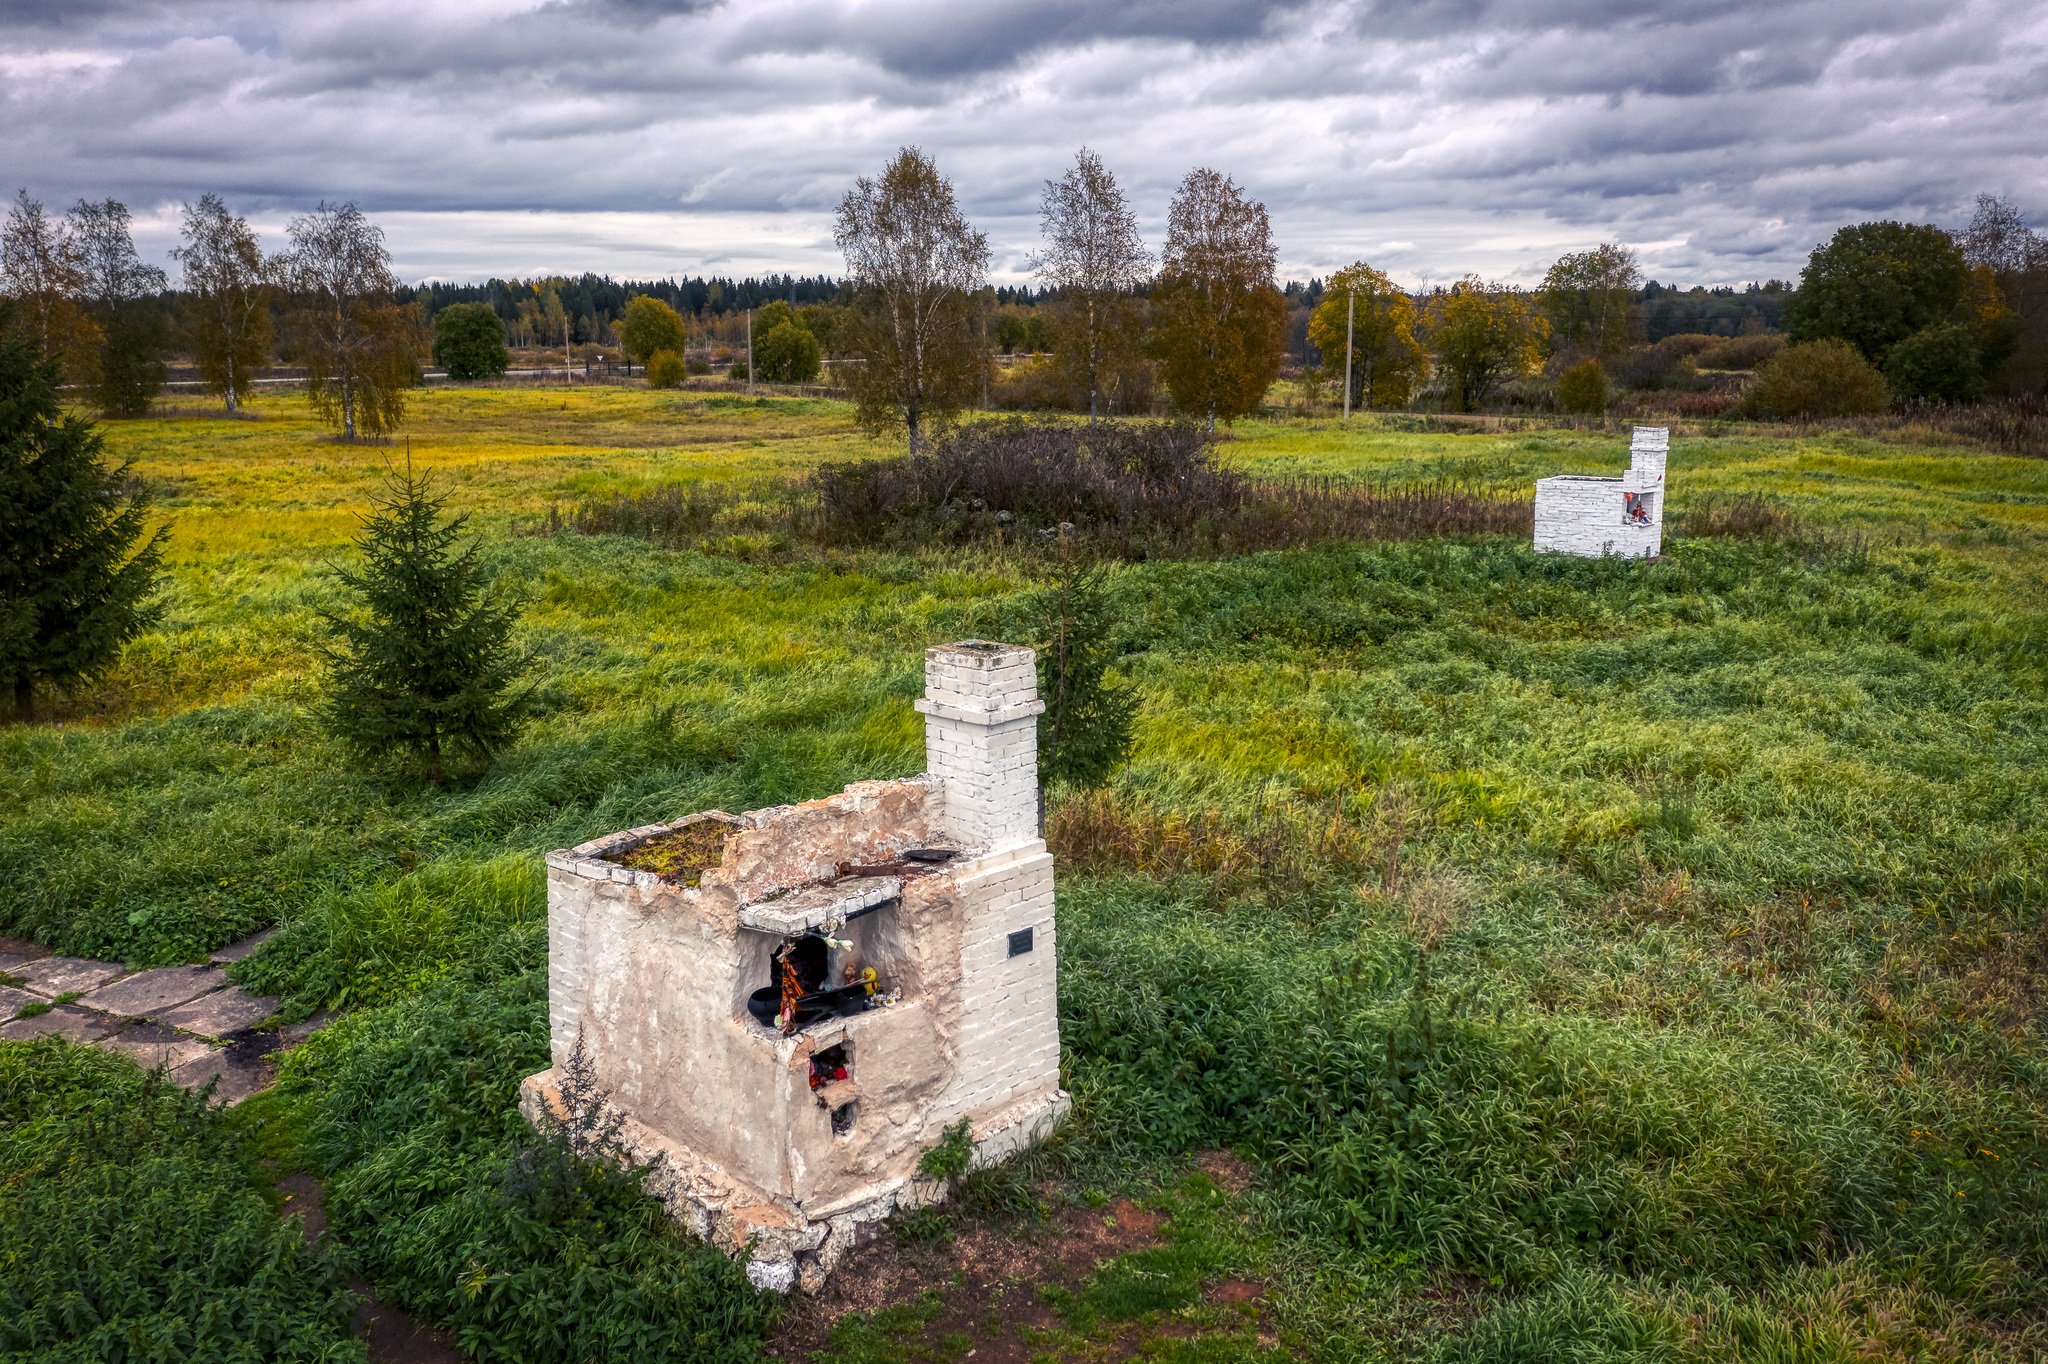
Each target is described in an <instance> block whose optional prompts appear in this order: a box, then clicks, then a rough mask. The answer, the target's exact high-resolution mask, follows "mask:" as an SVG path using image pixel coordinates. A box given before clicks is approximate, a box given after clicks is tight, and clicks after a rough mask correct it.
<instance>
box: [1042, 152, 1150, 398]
mask: <svg viewBox="0 0 2048 1364" xmlns="http://www.w3.org/2000/svg"><path fill="white" fill-rule="evenodd" d="M1040 217H1041V221H1040V227H1039V231H1040V232H1041V233H1042V234H1043V236H1044V238H1045V249H1044V250H1043V251H1041V252H1039V253H1038V254H1037V255H1036V256H1034V257H1032V259H1031V268H1032V269H1033V271H1035V272H1036V273H1037V275H1038V278H1039V279H1040V280H1041V281H1042V282H1043V283H1044V284H1045V285H1046V287H1047V288H1049V289H1052V290H1056V291H1057V292H1058V294H1059V297H1060V310H1059V311H1060V314H1061V316H1060V324H1059V328H1058V339H1057V340H1056V341H1055V342H1054V346H1053V350H1054V355H1055V357H1056V363H1057V364H1058V365H1059V367H1060V368H1062V369H1064V370H1065V371H1066V372H1067V373H1069V374H1071V375H1073V376H1074V378H1075V379H1076V381H1077V382H1079V383H1085V384H1086V385H1087V388H1088V421H1089V423H1090V424H1091V425H1092V424H1093V423H1094V422H1095V420H1096V418H1097V416H1098V415H1099V414H1100V412H1101V401H1102V377H1103V374H1104V371H1105V370H1114V369H1116V368H1117V367H1119V365H1120V363H1121V362H1122V361H1123V360H1124V358H1125V353H1126V352H1127V351H1128V350H1129V349H1130V346H1131V343H1132V342H1133V341H1134V340H1135V336H1136V328H1135V327H1133V326H1132V325H1131V322H1132V314H1133V311H1134V309H1133V307H1132V298H1131V295H1132V293H1133V291H1135V290H1137V289H1139V288H1140V287H1142V286H1143V285H1144V283H1145V281H1146V280H1147V279H1148V278H1149V277H1150V275H1151V271H1152V253H1151V252H1149V251H1147V250H1146V249H1145V243H1144V241H1143V240H1142V239H1140V237H1139V236H1138V218H1137V215H1136V214H1134V213H1132V212H1131V210H1130V206H1129V205H1128V204H1126V203H1125V202H1124V195H1123V190H1122V189H1120V188H1118V186H1117V183H1116V177H1115V176H1113V175H1111V174H1110V173H1109V169H1108V167H1106V166H1104V165H1103V164H1102V158H1101V157H1099V156H1097V155H1096V154H1095V153H1094V152H1091V151H1089V150H1088V149H1087V148H1086V147H1083V148H1082V149H1081V151H1080V153H1079V155H1077V156H1076V157H1075V159H1074V164H1073V166H1072V168H1070V169H1069V170H1068V171H1067V173H1066V174H1065V175H1063V176H1061V177H1060V178H1059V179H1057V180H1048V181H1046V182H1045V198H1044V200H1043V202H1042V204H1041V207H1040Z"/></svg>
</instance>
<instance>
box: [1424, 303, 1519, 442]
mask: <svg viewBox="0 0 2048 1364" xmlns="http://www.w3.org/2000/svg"><path fill="white" fill-rule="evenodd" d="M1425 315H1426V317H1427V321H1428V332H1429V341H1430V345H1431V346H1432V347H1434V349H1435V351H1436V358H1437V364H1438V365H1439V366H1440V367H1441V368H1442V369H1443V371H1444V373H1445V375H1446V377H1447V378H1448V379H1449V381H1450V383H1449V388H1448V389H1447V391H1446V394H1445V400H1446V401H1447V402H1448V403H1449V405H1450V406H1451V407H1453V408H1455V409H1457V410H1458V411H1461V412H1469V411H1471V410H1472V409H1473V408H1475V407H1478V406H1479V405H1480V404H1482V403H1484V402H1485V401H1486V400H1487V398H1488V397H1489V396H1490V395H1491V394H1492V393H1493V391H1494V389H1495V388H1497V387H1499V385H1500V384H1501V383H1502V382H1503V381H1505V380H1508V379H1519V378H1522V377H1524V376H1525V375H1529V374H1533V373H1535V372H1536V368H1537V366H1538V365H1540V364H1541V363H1542V362H1543V342H1544V339H1545V338H1547V337H1548V336H1549V335H1550V324H1549V323H1548V322H1547V321H1545V320H1544V318H1543V315H1542V314H1541V313H1540V312H1538V311H1537V309H1536V306H1535V303H1534V301H1533V300H1532V299H1531V298H1530V297H1529V295H1528V294H1527V293H1525V292H1524V291H1522V290H1520V289H1516V288H1513V287H1511V286H1509V285H1505V284H1493V283H1489V282H1487V281H1486V280H1483V279H1481V278H1479V276H1477V275H1467V276H1465V278H1463V279H1461V280H1459V281H1458V282H1457V283H1456V284H1453V285H1452V286H1451V287H1450V288H1448V289H1439V290H1437V291H1436V292H1435V293H1434V294H1432V295H1431V296H1430V299H1429V306H1428V308H1427V309H1426V310H1425Z"/></svg>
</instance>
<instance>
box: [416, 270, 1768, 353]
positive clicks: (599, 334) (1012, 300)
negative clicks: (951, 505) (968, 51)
mask: <svg viewBox="0 0 2048 1364" xmlns="http://www.w3.org/2000/svg"><path fill="white" fill-rule="evenodd" d="M1323 288H1324V285H1323V281H1322V280H1321V279H1320V278H1314V279H1310V280H1309V281H1308V282H1307V283H1305V284H1304V283H1302V282H1301V281H1299V280H1289V281H1288V282H1287V285H1286V287H1285V289H1284V290H1283V292H1284V293H1285V294H1286V296H1287V302H1288V307H1289V311H1290V313H1291V314H1292V316H1291V318H1290V326H1289V328H1288V338H1287V340H1288V346H1287V348H1288V350H1289V351H1290V352H1292V353H1293V354H1295V355H1298V356H1300V357H1301V361H1302V363H1303V364H1308V365H1314V364H1319V363H1321V360H1322V356H1321V352H1320V351H1318V350H1317V349H1316V346H1315V343H1314V342H1312V341H1310V340H1309V338H1308V318H1309V314H1310V312H1312V311H1313V310H1314V308H1315V306H1316V304H1317V303H1319V302H1321V300H1322V297H1323ZM991 292H992V293H993V296H994V298H993V301H994V303H995V305H996V306H997V307H999V308H1018V309H1032V308H1036V307H1038V306H1040V305H1041V304H1043V303H1045V302H1047V301H1048V298H1047V293H1046V291H1045V290H1041V289H1033V288H1031V287H1030V286H1029V285H1016V286H1013V285H1005V286H1002V287H1000V288H996V289H994V290H992V291H991ZM1795 292H1796V291H1795V290H1794V288H1793V286H1792V285H1790V284H1788V283H1786V282H1785V281H1783V280H1775V279H1774V280H1769V281H1766V282H1764V283H1761V284H1751V285H1749V286H1747V287H1746V288H1743V289H1735V288H1731V287H1728V286H1721V287H1717V288H1712V289H1708V288H1704V287H1701V286H1698V285H1695V286H1693V287H1692V288H1690V289H1687V288H1682V287H1680V286H1679V285H1676V284H1658V283H1656V282H1655V281H1652V282H1651V283H1649V284H1646V285H1645V286H1644V287H1643V288H1641V289H1640V290H1637V291H1636V292H1635V294H1634V299H1635V302H1636V304H1637V307H1638V313H1637V316H1638V317H1639V318H1640V319H1641V322H1642V329H1643V340H1644V341H1646V342H1648V343H1650V344H1652V345H1654V344H1656V343H1657V342H1659V341H1662V340H1663V339H1664V338H1665V337H1667V336H1684V335H1698V336H1738V335H1742V334H1744V333H1755V332H1765V331H1768V332H1775V331H1780V330H1782V329H1783V317H1784V310H1785V304H1786V303H1787V301H1789V300H1790V299H1791V298H1792V297H1793V296H1794V294H1795ZM642 295H645V296H648V297H651V298H658V299H660V300H661V301H662V302H664V303H666V304H668V305H669V306H670V307H671V308H674V309H675V310H676V311H677V312H679V313H681V314H682V315H683V316H685V317H691V318H699V319H704V320H712V319H717V318H723V317H728V316H731V315H733V314H736V313H740V312H744V311H746V310H747V309H750V308H751V309H759V308H763V307H765V306H767V305H768V304H769V303H772V302H775V301H777V300H780V301H782V302H784V303H787V304H789V305H790V306H792V307H795V308H803V307H808V306H811V305H814V304H820V303H841V304H845V303H850V302H852V295H851V291H850V290H849V289H848V287H847V284H846V282H845V281H844V280H840V279H834V278H832V277H831V276H829V275H765V276H762V277H760V278H755V277H753V276H748V277H747V278H745V279H729V278H726V277H724V276H720V275H712V276H696V277H693V278H682V279H678V278H676V277H674V276H671V277H669V278H667V279H650V280H637V279H623V280H614V279H613V278H612V277H611V276H609V275H598V274H592V273H589V272H585V273H584V274H582V275H578V276H576V277H575V278H573V279H571V278H569V277H567V276H554V277H551V278H546V279H533V280H520V279H496V278H493V279H491V280H490V281H488V282H487V283H484V284H451V283H446V282H442V281H434V280H429V281H427V282H425V283H422V284H418V285H407V286H404V287H402V288H400V289H399V291H398V301H399V302H400V303H401V304H405V303H417V304H419V309H420V318H421V321H423V322H425V323H428V324H431V323H432V321H433V316H434V314H435V313H437V312H439V311H440V310H441V309H443V308H446V307H448V306H449V305H451V304H455V303H486V304H489V305H490V307H491V310H492V311H493V312H495V313H496V314H497V315H498V317H499V318H500V319H501V320H502V321H503V322H504V323H505V328H506V331H507V333H508V334H509V335H510V336H511V337H512V338H513V339H514V342H515V344H517V343H520V342H525V343H527V344H538V345H550V344H554V345H559V344H560V342H561V340H562V331H563V324H564V323H565V322H566V324H567V328H568V339H569V340H570V341H571V342H573V343H574V344H576V345H585V344H589V343H593V342H595V343H599V344H605V345H610V344H615V343H616V336H615V334H614V332H613V330H612V324H613V323H615V322H616V321H617V320H618V319H619V318H620V317H621V316H622V315H623V314H624V313H625V310H626V303H627V301H628V300H630V299H634V298H638V297H641V296H642ZM1029 348H1030V349H1039V348H1041V347H1038V346H1031V347H1029Z"/></svg>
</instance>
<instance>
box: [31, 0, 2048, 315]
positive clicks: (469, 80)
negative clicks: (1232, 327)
mask: <svg viewBox="0 0 2048 1364" xmlns="http://www.w3.org/2000/svg"><path fill="white" fill-rule="evenodd" d="M0 100H4V101H5V103H4V108H5V112H6V119H5V124H4V127H5V131H6V136H5V139H4V144H0V145H4V151H0V165H4V166H5V169H6V173H7V182H8V183H7V187H6V188H7V190H8V192H9V193H10V194H11V192H12V191H13V190H14V189H15V188H18V187H19V186H22V185H25V186H27V187H28V189H29V190H30V192H31V193H32V194H34V195H35V196H36V197H38V198H40V199H42V200H44V201H45V202H46V203H48V204H49V205H50V206H51V207H52V208H62V207H67V206H69V205H70V204H71V203H72V202H73V201H74V200H76V199H77V198H79V197H80V196H92V197H104V196H107V195H112V196H114V197H117V198H120V199H122V200H123V201H125V202H126V203H128V204H129V205H130V207H131V208H133V209H134V210H135V212H136V215H137V218H138V220H139V226H140V230H139V231H138V234H137V235H138V242H139V244H140V245H142V246H143V248H144V251H145V254H147V255H150V256H151V257H152V258H154V259H157V260H159V261H161V260H163V259H164V252H165V250H166V249H167V248H168V247H169V246H170V245H171V244H172V241H173V239H174V236H175V230H176V217H177V211H176V210H177V205H178V204H179V203H180V202H182V201H185V200H188V199H193V198H196V197H197V196H198V195H199V194H200V193H201V192H203V191H206V190H212V191H215V192H217V193H219V194H221V195H222V196H224V197H225V198H226V199H227V201H228V203H229V204H230V206H231V207H233V208H234V209H235V210H237V211H238V212H242V213H245V214H247V215H248V216H249V217H250V219H251V221H252V222H254V223H256V224H257V225H258V227H259V228H260V229H262V230H263V231H264V233H265V238H266V244H267V245H271V246H276V245H281V244H282V228H283V225H284V223H285V222H286V221H287V220H288V219H289V218H290V216H291V215H292V214H294V213H296V212H301V211H303V210H305V209H307V208H310V207H312V206H313V205H314V204H315V203H317V202H318V201H319V200H321V199H322V198H325V199H328V200H334V201H338V200H344V199H354V200H356V201H358V202H359V203H360V204H361V205H362V206H363V208H364V209H365V210H366V211H368V212H369V213H370V214H371V215H372V216H373V217H374V218H375V219H376V220H377V221H378V222H379V223H380V224H381V225H382V226H383V227H384V229H385V231H386V234H387V237H388V241H389V244H390V246H391V249H392V252H393V254H394V256H395V257H396V264H397V268H398V270H399V273H400V275H401V276H402V277H403V278H406V279H410V280H417V279H422V278H428V277H433V278H442V279H481V278H483V277H486V276H488V275H493V274H497V275H508V276H509V275H533V274H537V273H575V272H579V271H582V270H586V269H589V270H597V271H600V272H609V273H610V274H612V275H614V276H632V277H645V276H650V275H666V274H670V273H675V274H685V273H687V274H699V273H707V272H715V273H720V274H731V275H745V274H758V273H761V272H765V271H778V272H779V271H783V270H789V271H794V272H797V273H803V274H812V273H821V272H822V273H833V274H837V273H839V272H840V270H841V261H840V258H839V255H838V253H837V252H836V251H835V250H834V248H833V246H832V240H831V209H832V206H833V205H834V204H835V203H836V202H837V200H838V199H839V197H840V196H841V195H842V194H844V193H845V192H846V190H847V188H848V186H849V185H850V184H851V182H852V180H853V178H854V177H855V176H856V175H859V174H863V173H871V172H873V171H874V170H876V169H878V168H879V167H880V166H881V165H882V163H883V162H884V161H885V160H886V159H887V158H888V157H889V156H890V155H891V154H892V153H893V152H894V151H895V150H896V148H897V147H899V146H901V145H903V144H906V143H915V144H917V145H919V146H922V147H924V148H925V149H926V150H927V151H930V152H931V153H933V154H934V155H935V156H936V157H937V158H938V163H939V167H940V169H941V171H943V172H945V173H946V174H948V175H949V176H950V177H951V178H952V179H953V182H954V184H955V186H956V187H957V189H958V191H959V194H960V197H961V201H962V203H963V205H964V207H965V208H966V210H967V212H968V214H969V215H970V217H971V218H972V219H973V220H974V222H975V223H976V225H977V226H979V227H980V228H982V229H983V230H985V231H986V232H987V233H988V234H989V240H990V244H991V245H992V246H993V247H994V248H995V261H996V271H995V273H996V277H997V278H998V280H1013V279H1018V278H1021V277H1022V276H1023V272H1024V271H1025V268H1026V267H1025V257H1026V255H1027V254H1028V253H1029V252H1030V250H1031V249H1032V248H1033V246H1034V245H1035V243H1036V239H1037V231H1038V222H1037V208H1038V197H1039V193H1040V189H1041V186H1042V183H1043V181H1044V180H1045V179H1046V178H1047V177H1049V176H1055V175H1057V174H1059V173H1060V171H1061V170H1062V169H1063V168H1064V167H1065V166H1066V165H1068V164H1069V163H1070V162H1071V161H1072V159H1073V154H1074V151H1075V149H1076V148H1077V147H1079V146H1082V145H1084V144H1085V145H1087V146H1090V147H1093V148H1094V149H1096V150H1097V151H1098V152H1099V153H1101V155H1102V156H1103V158H1104V160H1105V161H1106V162H1107V164H1108V165H1109V167H1110V169H1111V170H1112V171H1113V172H1115V174H1116V175H1117V176H1118V178H1119V179H1120V181H1121V182H1122V183H1123V185H1124V186H1125V188H1126V190H1127V192H1128V193H1129V195H1130V197H1131V200H1132V203H1133V205H1134V206H1135V207H1136V208H1137V210H1138V213H1139V215H1140V219H1141V222H1142V224H1143V227H1144V230H1145V234H1146V237H1147V240H1148V242H1150V243H1151V244H1152V245H1153V246H1154V247H1155V248H1156V246H1157V244H1158V242H1159V239H1160V237H1161V236H1162V235H1163V232H1164V224H1165V216H1166V204H1167V201H1168V199H1169V198H1170V197H1171V195H1172V193H1173V188H1174V186H1175V184H1176V183H1177V182H1178V181H1179V179H1180V177H1181V176H1182V175H1184V174H1185V173H1186V172H1187V171H1188V170H1189V169H1190V168H1192V167H1194V166H1198V165H1201V166H1210V167H1214V168H1215V169H1217V170H1219V171H1222V172H1224V173H1226V174H1229V175H1232V176H1234V177H1236V179H1237V180H1238V182H1239V183H1240V184H1243V185H1245V186H1247V187H1248V188H1249V189H1250V191H1251V192H1252V193H1253V194H1254V195H1256V196H1257V197H1258V198H1260V199H1261V200H1263V201H1264V202H1265V204H1266V206H1267V208H1268V209H1269V210H1270V212H1271V214H1272V217H1273V224H1274V236H1275V239H1276V241H1277V242H1278V245H1279V248H1280V261H1281V273H1282V275H1283V277H1294V278H1306V277H1308V276H1309V275H1311V274H1323V273H1327V272H1328V271H1329V270H1330V269H1331V268H1332V267H1334V266H1338V265H1341V264H1344V263H1346V262H1349V261H1351V260H1354V259H1359V258H1363V259H1365V260H1367V261H1369V262H1371V263H1372V264H1374V265H1377V266H1380V267H1381V268H1383V269H1386V270H1388V271H1389V272H1390V273H1392V274H1393V275H1394V276H1395V277H1396V278H1397V279H1400V280H1403V281H1404V282H1410V283H1417V282H1426V281H1431V280H1435V281H1447V280H1449V279H1453V278H1456V277H1457V276H1459V275H1462V274H1465V273H1467V272H1478V273H1481V274H1484V275H1487V276H1491V277H1497V278H1504V279H1516V280H1522V281H1525V282H1526V281H1531V280H1534V279H1535V278H1537V277H1540V275H1541V274H1542V271H1543V269H1544V267H1545V266H1546V265H1547V264H1548V263H1549V262H1550V261H1551V260H1553V259H1554V258H1555V257H1556V256H1557V255H1558V254H1559V253H1560V252H1563V251H1567V250H1578V249H1584V248H1586V247H1590V246H1593V245H1596V244H1598V243H1600V242H1603V241H1620V242H1624V243H1627V244H1629V245H1632V246H1634V247H1635V248H1636V249H1637V250H1638V251H1639V252H1640V254H1641V256H1642V259H1643V263H1644V266H1645V269H1646V272H1647V273H1648V274H1649V275H1650V276H1651V277H1652V278H1656V279H1660V280H1663V281H1665V282H1667V283H1669V282H1683V283H1685V284H1693V283H1705V284H1714V283H1740V282H1744V281H1748V280H1752V279H1768V278H1771V277H1774V276H1776V277H1784V278H1790V277H1793V276H1794V275H1796V273H1797V271H1798V269H1799V266H1800V265H1801V263H1802V262H1803V261H1804V260H1805V257H1806V253H1807V252H1808V251H1810V250H1811V249H1812V247H1813V245H1814V244H1815V243H1816V242H1818V241H1820V240H1821V239H1823V238H1824V237H1826V236H1827V235H1828V234H1829V233H1830V232H1832V231H1834V229H1836V228H1837V227H1840V226H1842V225H1843V224H1845V223H1852V222H1860V221H1863V220H1866V219H1870V218H1877V217H1895V218H1903V219H1907V220H1910V221H1915V222H1936V223H1940V224H1942V225H1943V226H1957V225H1960V223H1961V222H1963V221H1964V220H1966V219H1967V217H1968V214H1969V210H1970V204H1971V201H1972V199H1973V198H1974V196H1975V195H1976V194H1978V193H1980V192H1991V193H1997V194H2002V195H2006V196H2008V197H2011V198H2013V199H2014V200H2016V201H2017V202H2018V203H2019V204H2020V206H2021V207H2022V208H2023V209H2024V210H2026V212H2027V215H2028V220H2029V222H2030V223H2032V224H2034V225H2035V226H2048V135H2044V132H2043V130H2044V129H2048V117H2044V115H2048V5H2044V4H2042V3H2041V0H1975V2H1974V3H1972V2H1966V3H1944V2H1942V0H1713V2H1712V3H1708V0H1669V2H1668V3H1662V4H1655V3H1641V2H1639V0H1528V2H1523V3H1518V2H1517V0H1381V2H1379V3H1373V2H1371V0H1366V2H1363V3H1324V4H1268V5H1258V4H1250V3H1225V2H1224V0H1179V2H1178V3H1175V2H1173V0H869V2H868V3H848V0H748V2H747V3H719V2H718V0H546V3H534V0H175V2H174V3H162V2H160V0H6V3H5V5H4V7H0Z"/></svg>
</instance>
